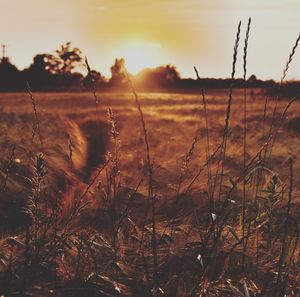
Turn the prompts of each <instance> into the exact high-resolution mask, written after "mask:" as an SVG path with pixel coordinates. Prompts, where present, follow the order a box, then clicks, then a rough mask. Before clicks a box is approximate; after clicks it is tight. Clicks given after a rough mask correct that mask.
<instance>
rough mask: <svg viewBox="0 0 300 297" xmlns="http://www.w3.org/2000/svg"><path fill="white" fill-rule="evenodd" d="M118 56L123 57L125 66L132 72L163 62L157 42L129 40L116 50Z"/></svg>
mask: <svg viewBox="0 0 300 297" xmlns="http://www.w3.org/2000/svg"><path fill="white" fill-rule="evenodd" d="M118 56H119V57H122V58H124V59H125V63H126V68H127V70H128V71H129V72H130V73H132V74H137V73H138V72H139V71H141V70H142V69H144V68H151V67H156V66H158V65H160V63H163V62H162V61H163V59H162V54H161V45H160V44H159V43H149V42H130V43H127V44H125V45H124V47H123V48H121V49H120V51H118Z"/></svg>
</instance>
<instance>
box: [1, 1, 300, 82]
mask: <svg viewBox="0 0 300 297" xmlns="http://www.w3.org/2000/svg"><path fill="white" fill-rule="evenodd" d="M0 11H1V18H0V32H1V34H0V44H3V43H4V44H7V45H8V47H7V55H8V56H9V57H10V59H11V62H12V63H14V64H15V65H16V66H17V67H18V68H19V69H23V68H26V67H28V66H29V65H30V64H31V63H32V59H33V57H34V56H35V55H36V54H41V53H51V52H53V51H54V50H55V49H57V48H58V47H59V46H60V45H61V44H62V43H64V42H67V41H72V43H73V45H74V46H75V47H78V48H80V49H81V50H82V52H83V53H84V55H86V56H87V57H88V60H89V64H90V65H91V66H92V68H94V69H96V70H98V71H100V72H101V73H102V74H103V75H105V76H107V77H109V76H110V66H111V65H112V64H113V63H114V59H115V58H122V57H123V58H125V60H126V65H127V69H128V71H129V72H132V73H137V72H138V71H139V70H141V69H142V68H144V67H155V66H159V65H166V64H173V65H175V66H177V68H178V70H179V72H180V73H181V75H182V77H192V78H194V77H195V74H194V72H193V66H196V67H197V68H198V70H199V73H200V76H201V77H220V78H225V77H229V76H230V73H231V67H232V66H231V64H232V52H233V46H234V39H235V35H236V30H237V25H238V22H239V20H241V21H242V36H241V37H242V40H241V44H240V45H241V48H240V49H241V51H240V53H239V63H238V65H237V76H242V47H243V39H244V36H245V31H246V25H247V20H248V17H251V18H252V27H251V32H250V40H249V48H248V67H247V68H248V75H249V76H250V75H251V74H255V75H256V76H257V77H259V78H262V79H270V78H272V79H276V80H279V79H280V77H281V74H282V70H283V68H284V66H285V63H286V61H287V59H288V56H289V53H290V51H291V49H292V47H293V45H294V43H295V41H296V39H297V37H298V34H299V33H300V17H299V12H300V1H299V0H51V1H49V0H0ZM287 78H288V79H300V48H299V52H298V53H297V52H296V55H295V58H294V61H293V63H292V66H291V68H290V71H289V74H288V77H287Z"/></svg>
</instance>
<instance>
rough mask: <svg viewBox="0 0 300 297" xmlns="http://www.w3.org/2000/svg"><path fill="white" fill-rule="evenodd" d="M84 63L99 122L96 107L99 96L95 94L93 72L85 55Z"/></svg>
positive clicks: (98, 117) (97, 108) (98, 118)
mask: <svg viewBox="0 0 300 297" xmlns="http://www.w3.org/2000/svg"><path fill="white" fill-rule="evenodd" d="M85 64H86V67H87V70H88V77H89V79H90V82H91V86H92V91H93V96H94V104H95V111H96V117H97V120H98V123H99V122H100V112H99V107H98V105H99V98H98V95H97V92H96V86H95V80H94V77H93V73H92V70H91V67H90V64H89V62H88V59H87V57H85Z"/></svg>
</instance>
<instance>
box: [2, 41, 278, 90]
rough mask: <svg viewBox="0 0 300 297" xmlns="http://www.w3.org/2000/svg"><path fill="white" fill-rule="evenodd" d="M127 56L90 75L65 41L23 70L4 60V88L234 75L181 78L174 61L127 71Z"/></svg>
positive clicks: (165, 84) (186, 82)
mask: <svg viewBox="0 0 300 297" xmlns="http://www.w3.org/2000/svg"><path fill="white" fill-rule="evenodd" d="M125 63H126V62H125V60H124V59H123V58H121V59H115V62H114V64H113V65H112V66H111V68H110V70H111V77H110V78H106V77H104V76H103V75H102V74H101V73H100V72H98V71H96V70H90V71H89V73H87V74H86V75H84V74H82V69H84V68H85V69H87V65H86V63H85V60H84V57H83V54H82V52H81V50H80V49H79V48H76V47H73V46H72V44H71V42H67V43H65V44H62V45H61V46H60V48H59V49H57V50H55V51H54V52H53V53H51V54H49V53H46V54H38V55H36V56H35V57H34V58H33V62H32V64H31V65H30V66H29V67H28V68H26V69H24V70H21V71H20V70H19V69H18V68H17V67H16V66H14V65H13V64H12V63H11V62H10V59H9V58H8V57H3V58H2V59H1V62H0V91H2V92H3V91H6V92H7V91H8V92H9V91H24V90H25V89H26V81H28V83H29V84H30V86H31V88H32V89H33V90H36V91H66V90H74V91H75V90H78V91H79V90H82V91H84V90H87V89H89V88H90V87H91V84H94V86H95V87H96V88H97V89H103V90H107V91H109V90H125V89H128V76H129V77H130V79H131V80H132V81H133V82H134V85H135V86H136V88H137V89H138V90H145V91H157V90H173V89H175V90H176V89H177V90H179V89H199V88H227V87H228V86H229V85H230V84H231V83H232V81H231V80H230V79H213V78H204V79H201V80H200V81H199V80H195V79H186V78H181V76H180V73H179V72H178V71H177V69H176V67H175V66H174V65H164V66H159V67H156V68H152V69H144V70H142V71H141V72H140V73H138V74H137V75H131V74H127V73H126V71H125ZM244 85H245V82H244V81H243V80H242V79H236V80H235V81H234V86H235V87H244ZM274 85H275V82H274V81H271V80H270V81H261V80H258V79H257V78H256V77H255V76H254V75H252V76H251V77H250V78H249V79H248V80H247V86H248V87H256V88H257V87H261V88H264V87H274Z"/></svg>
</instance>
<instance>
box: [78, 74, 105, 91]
mask: <svg viewBox="0 0 300 297" xmlns="http://www.w3.org/2000/svg"><path fill="white" fill-rule="evenodd" d="M91 76H92V78H93V82H94V84H95V87H97V88H98V87H101V86H104V85H106V84H107V79H106V78H105V77H104V76H103V75H102V74H101V73H100V72H98V71H96V70H92V71H91ZM91 84H92V82H91V78H90V76H89V75H87V76H86V77H85V78H84V80H83V85H84V86H85V87H91Z"/></svg>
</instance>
